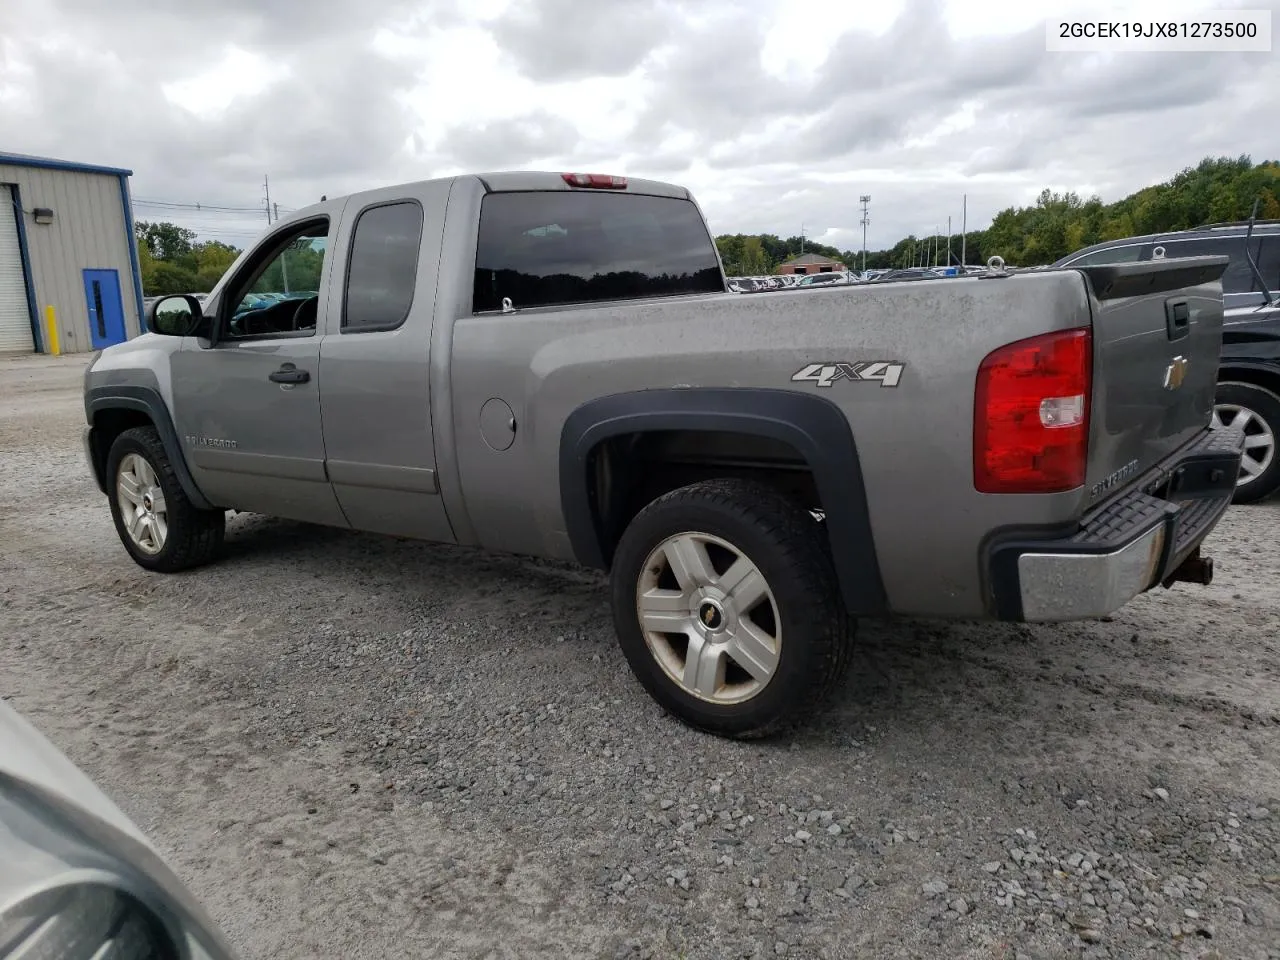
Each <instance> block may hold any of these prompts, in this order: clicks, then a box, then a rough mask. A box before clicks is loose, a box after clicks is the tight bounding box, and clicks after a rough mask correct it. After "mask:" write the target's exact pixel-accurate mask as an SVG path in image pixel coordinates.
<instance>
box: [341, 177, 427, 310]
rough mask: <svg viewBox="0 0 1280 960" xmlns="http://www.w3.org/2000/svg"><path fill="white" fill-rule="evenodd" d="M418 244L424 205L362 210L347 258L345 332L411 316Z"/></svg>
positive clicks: (405, 202)
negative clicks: (410, 308) (348, 257)
mask: <svg viewBox="0 0 1280 960" xmlns="http://www.w3.org/2000/svg"><path fill="white" fill-rule="evenodd" d="M421 246H422V207H420V206H419V205H418V203H417V202H416V201H413V200H403V201H399V202H397V203H384V204H380V205H379V206H375V207H368V208H366V209H365V210H363V211H362V212H361V214H360V216H359V218H358V219H357V220H356V227H355V231H354V232H353V234H352V238H351V254H350V259H349V260H348V263H347V289H346V295H345V298H344V301H343V307H342V332H343V333H368V332H371V331H374V330H394V329H395V328H396V327H398V326H400V325H401V324H402V323H404V321H405V318H406V317H408V316H409V307H410V306H411V305H412V303H413V291H414V286H415V285H416V283H417V279H418V251H419V249H420V248H421Z"/></svg>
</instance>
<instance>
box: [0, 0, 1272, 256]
mask: <svg viewBox="0 0 1280 960" xmlns="http://www.w3.org/2000/svg"><path fill="white" fill-rule="evenodd" d="M1032 6H1034V5H1027V4H1025V3H1023V2H1014V0H989V4H988V5H986V6H984V7H983V8H982V10H981V12H980V13H975V12H974V10H975V8H974V7H973V5H972V4H968V3H964V2H962V0H885V2H883V3H880V4H876V5H875V6H874V7H868V8H866V9H863V10H860V11H859V13H858V15H857V16H856V17H855V16H852V15H849V16H840V17H827V16H824V17H821V18H815V17H814V16H813V15H812V6H811V4H809V3H806V2H805V0H698V2H696V3H694V2H692V0H628V2H622V0H601V2H597V3H592V4H582V3H575V2H569V0H468V2H467V3H463V2H462V0H439V2H433V3H432V4H428V5H424V4H422V3H421V2H420V0H313V2H311V3H308V4H305V5H301V6H300V5H298V4H297V3H295V2H292V0H288V2H286V0H147V2H145V3H144V2H143V0H115V2H113V3H112V4H103V3H101V2H100V0H7V5H6V18H5V32H4V36H3V37H0V130H3V131H4V132H5V144H4V147H5V149H8V150H13V151H17V152H26V153H37V154H45V155H50V156H59V157H64V158H69V159H76V160H84V161H89V162H100V163H108V164H113V165H119V166H127V167H130V168H132V169H133V170H134V171H135V178H134V183H133V191H134V195H135V196H136V197H139V198H141V199H146V200H149V201H154V200H163V201H169V202H194V201H197V200H198V201H200V202H201V203H202V204H205V205H209V204H212V205H215V206H217V205H223V206H229V207H239V208H244V209H243V210H242V211H240V212H236V211H224V212H221V213H215V212H209V211H206V210H204V209H202V210H201V211H184V210H181V209H180V208H177V207H150V208H145V209H144V208H142V207H140V209H139V215H140V216H142V215H143V214H146V215H147V216H148V218H150V219H155V218H157V217H159V216H165V217H169V216H171V217H172V218H173V219H178V220H181V219H183V218H186V220H187V223H188V224H189V225H191V226H193V227H194V228H196V229H198V230H201V231H203V232H205V233H206V234H209V235H218V234H220V235H221V236H223V237H224V238H226V239H230V240H232V241H233V242H237V243H243V242H246V241H247V240H248V239H249V238H251V237H252V236H253V235H254V234H255V233H256V232H257V231H259V230H260V229H261V227H262V226H263V219H264V218H263V217H262V215H261V213H260V210H261V204H262V202H263V190H262V181H263V177H264V176H265V175H269V176H270V180H271V194H272V199H273V200H276V201H278V202H279V203H280V204H281V205H282V206H283V207H286V208H287V207H299V206H302V205H304V204H305V203H309V202H311V201H313V200H315V199H316V198H318V197H319V196H320V195H321V194H328V195H329V196H336V195H340V194H342V193H345V192H349V191H353V190H359V189H363V188H366V187H374V186H382V185H386V184H390V183H395V182H398V181H406V180H417V179H423V178H426V177H430V176H436V175H444V174H449V173H454V172H462V171H467V170H472V171H480V170H496V169H502V168H521V167H525V168H527V167H530V166H539V167H543V168H550V169H591V170H600V171H604V172H618V173H624V174H630V175H632V176H651V177H657V178H660V179H673V180H677V181H678V182H681V183H683V184H686V185H687V186H689V187H690V188H691V189H693V190H694V192H695V193H696V194H697V196H698V198H699V201H700V202H701V204H702V206H703V208H704V210H705V211H706V213H707V214H708V216H709V218H710V219H711V221H712V226H713V228H714V229H715V230H717V231H718V232H739V231H768V232H774V233H780V234H784V235H786V234H794V233H798V232H799V230H800V228H801V225H802V224H803V225H804V228H805V230H806V232H807V233H808V235H810V236H811V237H813V238H814V239H821V238H822V237H823V236H826V237H830V238H843V239H840V241H839V242H840V243H845V242H852V239H856V241H857V243H858V245H860V243H861V228H860V226H859V219H860V216H861V213H860V210H859V207H858V203H857V198H858V196H859V195H861V194H868V193H869V194H871V195H872V197H873V201H872V213H871V217H872V223H871V228H870V230H869V235H868V243H869V244H870V246H871V247H872V248H877V247H882V246H887V245H890V244H892V243H894V242H896V241H897V240H898V239H899V238H900V237H902V236H904V235H906V234H908V233H916V234H920V233H924V232H930V231H932V230H933V229H934V228H935V227H938V226H941V227H943V228H945V223H946V217H947V216H948V215H951V216H952V218H953V221H955V229H956V230H958V229H959V224H958V221H959V213H960V198H961V196H962V195H964V194H968V196H969V212H970V223H971V225H973V226H982V225H984V224H985V222H986V221H988V220H989V218H990V217H991V216H992V215H993V214H994V213H996V212H997V211H998V210H1000V209H1001V208H1003V207H1006V206H1009V205H1011V204H1019V203H1027V202H1032V201H1033V200H1034V198H1035V196H1036V195H1037V194H1038V193H1039V192H1040V190H1041V189H1043V188H1044V187H1050V188H1052V189H1056V190H1071V189H1074V190H1083V191H1085V192H1089V191H1092V190H1097V191H1100V192H1101V193H1102V195H1103V196H1104V198H1106V199H1114V198H1116V197H1118V196H1121V195H1123V194H1124V193H1126V192H1129V191H1131V190H1134V189H1137V188H1139V187H1141V186H1144V185H1146V184H1149V183H1152V182H1155V181H1158V180H1162V179H1165V178H1167V177H1169V176H1171V175H1173V174H1174V173H1176V172H1177V171H1178V170H1180V169H1181V168H1183V167H1185V166H1189V165H1192V164H1194V163H1196V162H1197V161H1198V160H1199V159H1200V158H1201V157H1203V156H1205V155H1206V154H1228V155H1237V154H1241V153H1248V154H1251V155H1253V156H1254V157H1255V159H1263V158H1277V157H1280V128H1277V127H1276V125H1275V124H1274V123H1270V122H1269V118H1270V115H1271V114H1272V113H1274V96H1275V94H1274V91H1275V89H1277V88H1278V87H1280V58H1277V57H1275V56H1274V55H1269V54H1116V55H1098V54H1061V53H1048V52H1046V50H1045V27H1044V22H1043V20H1041V19H1040V17H1041V14H1040V13H1038V12H1037V11H1035V10H1033V9H1032ZM1121 6H1124V4H1121ZM1247 6H1249V7H1251V8H1257V7H1263V6H1265V7H1268V8H1270V9H1273V10H1280V2H1277V0H1265V2H1262V0H1250V2H1249V3H1248V4H1247ZM1059 7H1061V10H1060V11H1059V12H1060V13H1061V14H1062V16H1064V17H1068V16H1076V15H1079V16H1084V15H1086V14H1090V15H1094V16H1099V15H1101V14H1103V13H1106V12H1107V11H1106V10H1103V9H1102V7H1101V5H1100V3H1093V2H1092V0H1062V2H1061V3H1060V4H1059ZM1183 8H1185V9H1186V10H1192V9H1193V8H1194V9H1196V10H1201V9H1202V8H1203V4H1202V3H1192V0H1185V2H1184V0H1164V2H1163V3H1162V4H1155V3H1154V2H1153V3H1148V4H1147V6H1146V7H1142V8H1139V7H1132V10H1140V11H1145V12H1143V15H1151V16H1154V15H1156V14H1157V13H1158V14H1159V16H1160V17H1161V18H1167V17H1169V16H1173V15H1175V14H1177V13H1179V12H1183ZM1126 9H1130V7H1126ZM1112 13H1114V15H1115V16H1120V15H1121V13H1120V12H1119V11H1112ZM1133 15H1134V16H1137V15H1138V13H1134V14H1133ZM1275 20H1276V22H1280V15H1277V16H1276V17H1275ZM174 210H177V211H179V212H177V213H172V212H166V211H174Z"/></svg>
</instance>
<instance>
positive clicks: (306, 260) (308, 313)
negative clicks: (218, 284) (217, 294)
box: [224, 218, 329, 340]
mask: <svg viewBox="0 0 1280 960" xmlns="http://www.w3.org/2000/svg"><path fill="white" fill-rule="evenodd" d="M328 243H329V220H328V218H325V219H323V220H313V221H310V222H308V223H306V224H303V225H302V226H300V227H297V228H295V229H294V230H291V231H290V232H288V233H286V234H282V235H281V236H279V237H277V238H275V242H274V243H273V244H271V245H270V246H269V247H267V248H266V249H265V252H264V253H263V255H262V256H261V257H259V258H255V259H254V260H253V261H251V262H250V263H249V265H248V267H247V268H246V272H245V274H244V275H243V276H242V277H239V278H237V279H236V281H235V286H234V287H233V288H232V289H231V290H229V291H228V296H227V299H226V301H225V303H227V304H229V312H230V315H229V316H227V317H226V323H225V325H224V336H225V337H226V338H227V339H230V340H236V339H243V338H245V337H269V336H314V334H315V332H316V307H317V305H318V304H319V299H320V273H321V271H322V270H323V269H324V255H325V250H326V249H327V247H328Z"/></svg>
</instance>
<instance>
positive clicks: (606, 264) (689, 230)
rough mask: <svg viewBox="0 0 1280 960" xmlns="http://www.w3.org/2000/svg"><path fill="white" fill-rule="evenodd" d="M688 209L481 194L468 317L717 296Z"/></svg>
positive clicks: (664, 202)
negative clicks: (505, 305) (505, 307)
mask: <svg viewBox="0 0 1280 960" xmlns="http://www.w3.org/2000/svg"><path fill="white" fill-rule="evenodd" d="M723 290H724V279H723V277H722V275H721V273H720V262H719V260H718V259H717V257H716V250H715V246H714V245H713V244H712V242H711V237H710V235H709V234H708V233H707V228H706V225H705V224H704V223H703V221H702V217H701V215H700V214H699V213H698V210H697V208H696V207H695V206H694V205H693V204H692V203H690V202H689V201H688V200H677V199H674V198H669V197H647V196H638V195H635V194H617V193H612V194H611V193H585V192H584V193H576V192H575V193H566V192H543V193H491V194H489V195H488V196H486V197H485V198H484V201H483V203H482V205H481V207H480V235H479V242H478V248H477V250H476V277H475V301H474V305H473V306H474V309H475V310H477V311H480V310H499V309H501V308H502V300H503V298H504V297H509V298H510V299H511V303H512V305H513V306H515V307H517V308H520V307H536V306H544V305H551V304H567V303H582V302H586V301H597V300H623V299H628V298H632V297H663V296H672V295H675V294H681V293H708V292H712V291H715V292H723Z"/></svg>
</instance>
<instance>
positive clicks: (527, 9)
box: [489, 0, 678, 81]
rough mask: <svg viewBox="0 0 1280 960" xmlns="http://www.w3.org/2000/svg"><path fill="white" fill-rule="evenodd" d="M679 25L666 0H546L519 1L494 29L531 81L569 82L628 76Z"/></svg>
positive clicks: (492, 24) (492, 23) (495, 22)
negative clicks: (652, 0)
mask: <svg viewBox="0 0 1280 960" xmlns="http://www.w3.org/2000/svg"><path fill="white" fill-rule="evenodd" d="M677 24H678V20H677V19H676V13H675V11H673V10H672V9H670V8H668V7H666V6H663V5H661V4H649V5H645V4H643V3H637V2H635V0H591V2H587V3H584V2H582V0H541V2H539V3H527V2H526V3H520V2H517V3H515V4H513V5H512V8H511V9H510V10H509V11H508V12H506V13H504V14H503V15H501V16H499V17H496V18H494V19H493V20H492V21H490V22H489V29H490V31H491V33H492V34H493V38H494V40H496V41H497V43H498V45H499V46H500V47H501V48H502V49H503V50H504V51H506V52H507V53H508V54H509V55H510V56H511V57H513V58H514V60H515V64H516V66H517V67H518V68H519V70H520V72H521V73H523V74H524V75H525V76H527V77H528V78H529V79H531V80H535V81H563V80H585V79H590V78H591V77H620V76H625V75H626V74H628V73H630V72H631V71H632V70H634V69H635V68H636V67H638V66H639V65H640V64H641V63H643V62H644V60H645V59H646V58H647V57H648V56H649V54H650V52H651V51H652V50H653V49H654V48H655V47H657V46H659V45H660V44H662V43H663V42H664V41H665V40H666V39H667V38H668V36H670V34H671V32H672V31H673V30H674V29H675V27H676V26H677Z"/></svg>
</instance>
